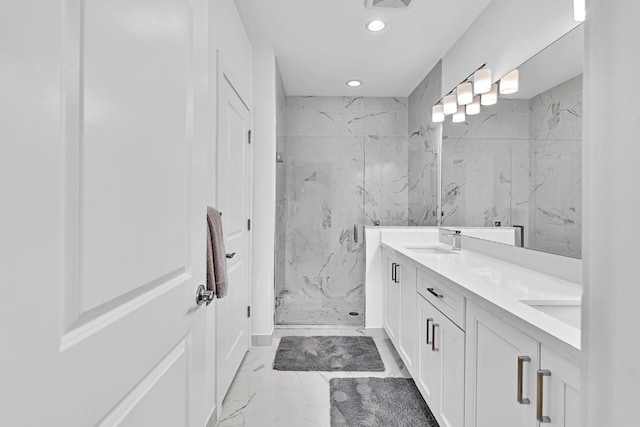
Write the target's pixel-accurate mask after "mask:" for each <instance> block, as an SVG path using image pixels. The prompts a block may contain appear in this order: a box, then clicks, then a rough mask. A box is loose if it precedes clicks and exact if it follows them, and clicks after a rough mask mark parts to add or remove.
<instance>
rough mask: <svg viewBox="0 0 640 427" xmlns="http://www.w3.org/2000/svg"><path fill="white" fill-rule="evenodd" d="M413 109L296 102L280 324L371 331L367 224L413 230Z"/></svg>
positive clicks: (386, 101)
mask: <svg viewBox="0 0 640 427" xmlns="http://www.w3.org/2000/svg"><path fill="white" fill-rule="evenodd" d="M407 102H408V100H407V98H348V97H287V98H286V113H285V115H286V131H285V134H286V138H285V148H284V169H285V173H284V175H285V176H284V181H285V190H284V194H285V202H284V205H285V211H286V214H285V215H284V216H283V217H284V221H285V230H286V231H285V242H286V243H285V245H286V248H285V251H284V252H285V270H286V272H285V278H286V280H285V286H284V287H282V288H281V289H280V290H279V292H277V296H276V298H277V309H276V321H277V323H278V324H362V323H363V318H364V316H363V310H364V289H363V287H364V246H363V232H362V225H365V224H366V225H372V224H374V222H376V221H380V223H381V224H382V225H388V224H393V225H396V224H397V225H406V224H407V211H408V206H407V205H408V176H407V161H408V153H407V149H408V142H407V133H408V129H407V124H408V105H407ZM354 227H355V229H356V230H357V235H358V237H359V238H357V237H356V233H355V232H354ZM277 258H278V259H279V257H277ZM350 312H356V313H358V315H356V316H352V315H350V314H349V313H350Z"/></svg>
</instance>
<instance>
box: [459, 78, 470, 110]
mask: <svg viewBox="0 0 640 427" xmlns="http://www.w3.org/2000/svg"><path fill="white" fill-rule="evenodd" d="M456 93H457V94H458V105H467V104H471V101H473V85H472V84H471V83H469V82H465V83H460V84H459V85H458V88H457V89H456Z"/></svg>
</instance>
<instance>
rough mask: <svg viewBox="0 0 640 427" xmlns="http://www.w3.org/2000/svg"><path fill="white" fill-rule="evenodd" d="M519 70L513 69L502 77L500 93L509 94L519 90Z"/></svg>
mask: <svg viewBox="0 0 640 427" xmlns="http://www.w3.org/2000/svg"><path fill="white" fill-rule="evenodd" d="M518 76H519V72H518V70H517V69H516V70H513V71H512V72H510V73H509V74H507V75H506V76H504V77H503V78H501V79H500V94H501V95H509V94H512V93H516V92H517V91H518Z"/></svg>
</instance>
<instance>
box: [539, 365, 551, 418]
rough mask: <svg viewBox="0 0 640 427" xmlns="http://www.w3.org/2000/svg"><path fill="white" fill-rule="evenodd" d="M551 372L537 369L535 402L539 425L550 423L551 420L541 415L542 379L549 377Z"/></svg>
mask: <svg viewBox="0 0 640 427" xmlns="http://www.w3.org/2000/svg"><path fill="white" fill-rule="evenodd" d="M550 376H551V371H547V370H546V369H538V395H537V396H536V397H537V399H538V401H537V402H536V418H538V421H540V422H541V423H550V422H551V419H550V418H549V417H547V416H546V415H543V414H542V399H543V392H542V386H543V385H544V377H550Z"/></svg>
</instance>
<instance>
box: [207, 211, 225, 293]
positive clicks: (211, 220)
mask: <svg viewBox="0 0 640 427" xmlns="http://www.w3.org/2000/svg"><path fill="white" fill-rule="evenodd" d="M207 225H208V229H209V233H208V235H207V289H208V290H210V291H213V292H214V293H215V295H216V296H217V297H218V298H224V297H225V296H226V295H227V289H228V280H227V254H226V252H225V250H224V236H223V234H222V218H221V217H220V213H219V212H218V211H217V210H216V209H215V208H212V207H207Z"/></svg>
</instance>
